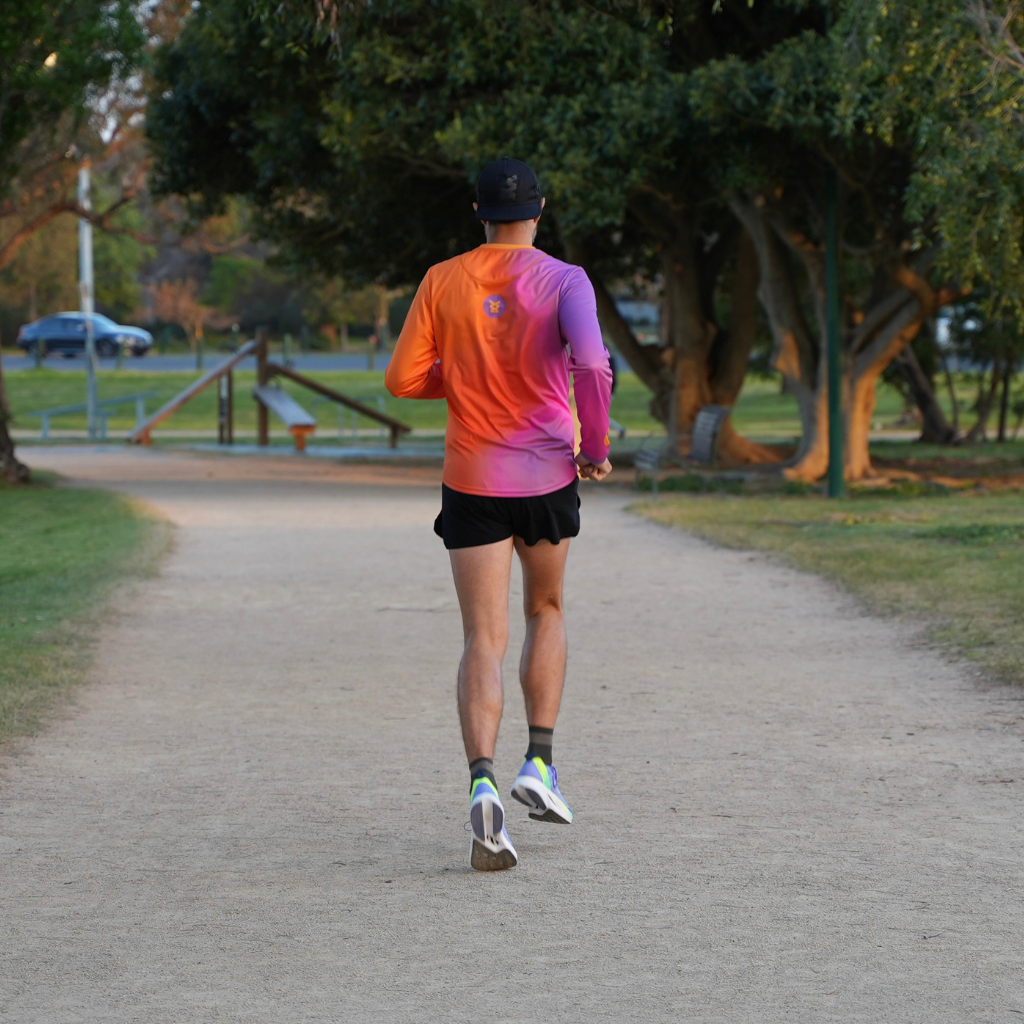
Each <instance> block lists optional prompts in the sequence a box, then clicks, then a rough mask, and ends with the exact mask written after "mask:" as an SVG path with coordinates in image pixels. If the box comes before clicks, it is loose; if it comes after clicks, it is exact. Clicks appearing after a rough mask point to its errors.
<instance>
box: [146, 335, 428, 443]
mask: <svg viewBox="0 0 1024 1024" xmlns="http://www.w3.org/2000/svg"><path fill="white" fill-rule="evenodd" d="M268 336H269V332H268V331H267V329H266V328H265V327H260V328H258V329H257V331H256V337H255V338H253V339H252V340H250V341H247V342H246V343H245V344H244V345H242V346H241V347H240V348H239V349H238V351H237V352H235V353H234V354H233V355H232V356H231V357H230V358H228V359H226V360H224V362H222V363H221V364H220V365H219V366H215V367H214V368H213V369H212V370H210V371H208V372H207V373H205V374H203V376H202V377H200V378H199V379H198V380H195V381H193V382H192V383H191V384H190V385H189V386H188V387H187V388H185V390H184V391H182V392H180V393H179V394H177V395H175V396H174V398H172V399H171V400H170V401H169V402H167V403H166V404H165V405H163V406H162V407H161V408H159V409H158V410H157V411H156V412H155V413H153V415H152V416H150V417H149V419H147V420H145V421H144V422H142V423H139V424H138V425H137V426H136V428H135V429H134V430H133V431H132V432H131V433H130V434H129V435H128V438H127V440H128V442H129V443H131V444H147V445H148V444H150V443H151V442H152V432H153V429H154V427H156V426H158V425H159V424H160V423H162V422H163V421H164V420H166V419H167V418H168V417H170V416H173V415H174V413H176V412H177V411H178V410H179V409H180V408H181V407H182V406H183V405H185V404H186V403H187V402H190V401H191V400H192V399H193V398H195V397H196V395H198V394H200V393H201V392H202V391H205V390H206V389H207V388H208V387H210V385H211V384H213V383H216V384H217V395H218V401H217V441H218V443H219V444H234V440H235V422H234V421H235V398H234V395H235V384H234V371H235V367H236V366H238V364H239V363H241V362H242V361H243V360H244V359H247V358H248V357H249V356H251V355H255V356H256V387H254V388H253V392H252V394H253V398H254V399H255V401H256V443H257V444H259V445H263V446H266V445H269V444H270V413H274V415H275V416H277V417H278V419H280V420H281V422H282V423H284V425H285V426H286V427H287V428H288V432H289V433H290V434H291V435H292V437H293V438H294V439H295V449H296V451H300V452H301V451H305V448H306V438H307V437H309V436H310V435H311V434H313V433H314V432H315V431H316V417H315V416H313V415H312V414H311V413H309V412H308V411H307V410H306V409H304V408H303V407H302V406H301V405H300V404H299V403H298V402H297V401H296V400H295V399H294V398H292V397H291V395H289V394H287V393H286V392H284V391H283V390H282V389H281V387H280V386H279V385H275V384H272V383H271V381H272V379H273V378H275V377H284V378H286V379H287V380H290V381H293V382H294V383H296V384H299V385H301V386H302V387H304V388H308V389H309V390H310V391H313V392H315V393H316V394H318V395H319V396H321V398H326V399H329V400H330V401H332V402H336V403H337V404H338V405H340V406H342V407H344V408H347V409H349V410H351V411H352V413H353V415H355V414H358V415H360V416H365V417H367V419H371V420H374V421H375V422H377V423H380V424H381V425H382V426H383V427H385V428H386V429H387V430H388V432H389V442H390V446H391V447H392V448H397V447H398V438H399V437H400V436H401V435H402V434H408V433H409V432H410V431H411V430H412V428H411V427H409V426H407V425H406V424H405V423H401V422H399V421H398V420H396V419H394V418H393V417H391V416H388V415H387V414H386V413H384V412H383V411H381V410H379V409H374V408H371V407H370V406H368V405H366V404H364V403H363V402H360V401H358V400H357V399H354V398H349V397H348V396H347V395H343V394H342V393H341V392H340V391H335V390H334V389H333V388H329V387H327V386H326V385H325V384H321V383H320V382H319V381H316V380H313V379H312V378H311V377H306V376H305V375H304V374H301V373H297V372H296V371H295V370H292V369H290V368H289V367H287V366H284V365H283V364H281V363H274V362H271V361H270V359H269V358H268V344H267V343H268Z"/></svg>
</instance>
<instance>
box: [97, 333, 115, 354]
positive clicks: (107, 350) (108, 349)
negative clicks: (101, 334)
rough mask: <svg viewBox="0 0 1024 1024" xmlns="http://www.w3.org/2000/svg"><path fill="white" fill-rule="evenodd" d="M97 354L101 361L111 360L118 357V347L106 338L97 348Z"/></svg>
mask: <svg viewBox="0 0 1024 1024" xmlns="http://www.w3.org/2000/svg"><path fill="white" fill-rule="evenodd" d="M96 353H97V355H99V357H100V358H101V359H111V358H113V357H114V356H116V355H117V345H116V343H115V342H113V341H108V340H107V339H106V338H104V339H103V340H102V341H101V342H100V343H99V344H98V345H97V346H96Z"/></svg>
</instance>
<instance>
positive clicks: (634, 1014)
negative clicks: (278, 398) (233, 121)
mask: <svg viewBox="0 0 1024 1024" xmlns="http://www.w3.org/2000/svg"><path fill="white" fill-rule="evenodd" d="M31 454H32V458H33V459H34V460H36V461H37V463H38V464H39V465H44V464H45V465H46V466H49V467H52V468H56V469H59V470H60V471H62V472H64V473H65V474H67V475H69V476H71V477H72V478H74V480H75V481H77V482H83V483H89V482H91V483H98V484H102V485H104V486H109V487H114V488H119V489H121V490H124V491H127V492H129V493H131V494H134V495H137V496H138V497H140V498H142V499H144V500H145V501H147V502H149V503H151V504H152V505H153V506H154V507H155V508H157V509H158V510H160V511H161V512H162V513H163V514H164V515H166V516H169V517H170V518H171V519H172V520H173V521H174V523H175V524H177V541H176V544H175V547H174V550H173V552H172V553H171V555H170V556H169V557H168V559H167V562H166V565H165V567H164V570H163V572H162V574H161V575H160V576H159V578H156V579H153V580H151V581H148V582H145V583H142V584H140V585H139V586H138V587H137V588H135V590H134V591H133V592H131V593H127V594H125V595H123V596H122V598H121V600H120V606H119V608H118V609H117V611H116V614H112V615H111V616H110V617H109V619H108V621H107V624H106V625H105V627H104V629H103V632H102V635H101V637H100V640H99V647H98V655H97V660H96V664H95V669H94V673H93V679H92V681H91V683H90V684H89V685H88V686H87V687H85V688H84V689H83V690H82V691H81V692H80V696H79V699H78V701H77V704H76V706H75V707H74V708H73V709H71V710H70V711H69V713H68V714H66V715H64V716H62V717H61V718H60V719H59V720H58V721H55V722H54V723H53V724H52V726H51V727H50V728H49V729H48V730H47V731H46V732H45V733H44V734H43V735H41V736H39V737H37V738H36V739H34V740H32V741H29V742H26V743H25V744H24V745H23V746H22V747H21V748H20V749H19V750H18V751H16V752H15V754H14V755H13V756H9V757H8V758H7V759H6V760H5V763H4V764H3V766H2V768H0V797H2V800H0V803H2V807H3V814H2V818H0V828H2V840H0V853H2V861H0V863H2V893H3V926H2V927H0V1019H2V1020H3V1021H5V1022H7V1021H10V1022H17V1024H29V1022H32V1024H35V1022H38V1024H44V1022H45V1024H52V1022H65V1021H67V1022H71V1021H76V1022H77V1021H97V1022H98V1021H103V1022H106V1024H109V1022H139V1024H155V1022H168V1024H171V1022H179V1021H186V1020H187V1021H189V1022H206V1021H230V1022H267V1024H280V1022H284V1021H287V1022H289V1024H291V1022H299V1021H325V1022H335V1021H344V1022H346V1024H349V1022H371V1021H372V1022H375V1024H380V1022H423V1024H427V1022H442V1021H443V1022H463V1021H465V1022H476V1021H481V1020H499V1021H517V1022H531V1024H532V1022H537V1024H549V1022H580V1024H583V1022H594V1021H601V1022H604V1021H607V1022H622V1021H643V1022H648V1021H659V1022H660V1021H665V1022H669V1021H672V1022H677V1021H687V1022H688V1021H701V1022H703V1021H709V1022H719V1021H721V1022H726V1021H728V1022H737V1021H739V1022H757V1024H771V1022H782V1021H794V1022H815V1024H818V1022H823V1021H836V1022H840V1021H841V1022H853V1021H858V1022H859V1021H863V1022H870V1024H883V1022H884V1024H889V1022H903V1021H912V1022H921V1024H925V1022H927V1024H934V1022H936V1021H942V1022H945V1021H967V1020H970V1021H1014V1020H1018V1019H1020V1016H1021V1015H1024V975H1022V970H1021V963H1020V951H1021V948H1022V939H1024V935H1022V931H1024V907H1022V899H1021V894H1022V891H1024V872H1022V867H1024V819H1022V815H1021V813H1020V806H1021V793H1022V784H1024V743H1022V732H1024V704H1022V701H1021V693H1020V692H1019V691H1016V690H1011V689H1006V688H1000V687H995V686H992V685H988V684H985V683H984V682H983V681H981V680H979V679H977V678H975V676H974V675H973V674H972V673H971V672H970V670H969V669H967V668H965V667H964V666H961V665H956V664H951V663H949V662H947V661H944V660H943V659H942V658H941V657H940V656H939V654H938V653H936V651H935V650H934V649H932V648H931V647H930V646H929V644H928V643H927V642H926V641H925V639H924V638H923V635H922V633H921V631H920V630H919V629H917V628H915V627H913V626H912V625H908V624H903V623H898V622H894V621H884V620H882V619H879V618H876V617H872V616H870V615H868V614H867V613H866V612H865V611H864V610H863V609H862V608H861V607H860V606H859V605H858V604H857V602H855V601H854V600H853V599H851V598H849V597H847V596H844V595H843V594H841V593H839V592H838V591H837V590H835V589H834V588H833V587H832V586H831V585H829V584H827V583H825V582H822V581H820V580H818V579H815V578H813V577H809V576H806V575H802V574H800V573H797V572H794V571H791V570H789V569H786V568H780V567H779V566H778V565H776V564H773V563H772V562H771V561H769V560H768V559H766V558H765V557H763V556H759V555H751V554H749V553H744V552H736V551H722V550H716V549H714V548H712V547H710V546H708V545H706V544H704V543H702V542H699V541H697V540H695V539H693V538H691V537H689V536H687V535H685V534H683V533H679V532H672V531H669V530H667V529H665V528H662V527H659V526H657V525H654V524H652V523H649V522H647V521H645V520H643V519H641V518H639V517H636V516H634V515H632V514H629V513H627V512H626V511H625V510H624V507H623V506H624V505H625V504H626V503H627V502H628V501H629V500H631V496H630V495H629V493H628V492H627V491H625V490H614V489H611V488H608V489H606V490H604V491H598V490H597V489H596V488H595V487H593V486H590V487H587V488H586V489H585V494H584V505H583V515H584V532H583V534H582V535H581V537H580V538H579V540H578V541H575V542H574V551H573V553H572V556H571V559H570V576H569V580H568V589H567V614H568V620H569V629H570V646H571V653H570V667H569V678H568V686H567V692H566V701H565V706H564V711H563V715H562V717H561V719H560V721H559V725H558V729H557V732H556V737H555V754H556V763H557V764H558V767H559V771H560V776H561V778H562V780H563V782H564V786H563V788H564V790H565V792H566V795H567V796H568V798H569V799H570V801H571V802H572V803H573V804H574V806H575V809H576V824H574V825H573V826H572V827H571V828H563V827H558V826H553V825H544V824H539V823H534V822H531V821H529V820H528V819H527V818H526V817H525V811H524V813H519V812H520V811H521V810H524V809H522V808H518V805H514V804H512V805H511V806H510V808H509V811H510V815H509V816H510V830H511V832H512V836H513V839H514V841H515V843H516V845H517V847H518V849H519V853H520V857H521V863H520V866H519V867H518V868H516V869H515V870H513V871H510V872H507V873H500V874H493V875H479V874H475V873H473V872H471V871H470V870H469V868H468V864H467V854H468V845H469V838H468V835H467V833H466V832H465V831H464V822H465V821H466V819H467V817H468V814H467V810H468V807H467V775H466V767H465V764H464V762H463V759H462V756H461V754H460V750H459V734H458V725H457V722H456V717H455V709H454V699H453V674H454V666H455V663H456V661H457V659H458V656H459V650H460V641H461V638H460V627H459V619H458V614H457V609H456V604H455V599H454V595H453V591H452V586H451V582H450V579H449V576H448V570H447V565H446V561H445V558H444V554H443V551H442V549H441V547H440V543H439V542H438V541H437V539H436V538H435V537H434V536H433V535H432V533H431V530H430V523H431V520H432V518H433V516H434V514H435V513H436V511H437V505H438V496H437V477H436V470H434V469H430V468H420V469H401V468H398V467H385V468H374V467H366V466H362V467H357V466H349V467H343V466H336V465H332V464H330V463H325V462H323V461H319V460H318V461H317V462H315V463H314V462H312V461H309V462H304V461H302V460H296V459H292V460H273V459H263V458H246V459H242V458H238V459H226V458H218V457H215V456H210V457H202V456H197V455H192V456H189V455H172V454H167V453H161V452H157V451H137V450H128V451H125V450H116V451H85V452H78V453H74V452H69V451H67V450H60V449H53V450H47V451H42V450H40V451H33V452H32V453H31ZM695 500H699V499H695ZM516 587H517V589H516V592H515V595H514V598H513V603H514V605H515V603H516V602H517V601H518V595H519V591H518V584H517V585H516ZM521 635H522V631H521V629H520V628H517V631H516V633H515V635H514V641H513V643H514V644H515V642H516V641H517V640H518V639H519V638H521ZM514 666H515V658H514V655H512V654H510V657H509V661H508V664H507V679H508V681H509V685H508V701H507V709H506V719H505V722H504V725H503V730H502V735H501V738H500V742H499V749H498V754H497V762H496V764H497V772H498V776H499V782H500V784H501V786H502V788H503V789H504V788H505V787H507V786H508V785H509V784H510V783H511V780H512V778H513V775H514V772H515V771H516V769H517V767H518V763H519V758H520V756H521V754H522V751H523V749H524V745H525V739H526V732H525V724H524V719H523V712H522V707H521V701H520V699H519V697H518V693H517V687H516V685H515V682H514V680H515V668H514ZM510 803H511V802H510Z"/></svg>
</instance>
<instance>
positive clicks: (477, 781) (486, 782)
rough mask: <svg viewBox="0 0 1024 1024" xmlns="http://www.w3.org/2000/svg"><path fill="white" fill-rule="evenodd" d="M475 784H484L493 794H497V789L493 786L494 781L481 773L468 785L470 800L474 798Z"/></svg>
mask: <svg viewBox="0 0 1024 1024" xmlns="http://www.w3.org/2000/svg"><path fill="white" fill-rule="evenodd" d="M477 786H486V787H487V788H488V789H489V790H490V791H491V792H492V793H493V794H494V795H495V796H497V795H498V791H497V790H496V789H495V788H494V783H493V782H491V780H490V779H488V778H487V777H486V776H483V775H482V776H481V777H480V778H479V779H474V780H473V785H472V786H471V787H470V790H469V799H470V800H473V799H475V798H476V789H477Z"/></svg>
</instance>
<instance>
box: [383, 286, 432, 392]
mask: <svg viewBox="0 0 1024 1024" xmlns="http://www.w3.org/2000/svg"><path fill="white" fill-rule="evenodd" d="M384 386H385V387H386V388H387V389H388V391H390V392H391V394H393V395H394V396H395V398H444V396H445V395H444V381H443V380H442V379H441V364H440V363H439V362H438V357H437V345H436V343H435V341H434V317H433V309H432V308H431V301H430V273H429V271H428V272H427V276H426V277H425V278H423V280H422V281H421V282H420V286H419V288H417V289H416V297H415V298H414V299H413V300H412V306H410V307H409V313H408V315H407V316H406V318H405V323H404V324H403V325H402V333H401V334H399V336H398V341H397V342H396V344H395V351H394V352H392V353H391V359H390V361H389V362H388V368H387V369H386V370H385V371H384Z"/></svg>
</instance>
